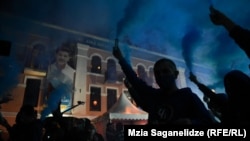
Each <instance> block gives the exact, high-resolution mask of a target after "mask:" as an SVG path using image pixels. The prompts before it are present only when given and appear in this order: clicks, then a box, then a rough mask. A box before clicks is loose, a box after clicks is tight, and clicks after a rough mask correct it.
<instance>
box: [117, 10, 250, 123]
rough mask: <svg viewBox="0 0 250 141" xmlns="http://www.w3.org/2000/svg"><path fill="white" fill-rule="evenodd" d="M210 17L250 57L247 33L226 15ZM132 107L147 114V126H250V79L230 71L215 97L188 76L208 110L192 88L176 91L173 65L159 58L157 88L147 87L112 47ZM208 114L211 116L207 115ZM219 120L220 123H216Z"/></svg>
mask: <svg viewBox="0 0 250 141" xmlns="http://www.w3.org/2000/svg"><path fill="white" fill-rule="evenodd" d="M209 17H210V19H211V22H212V23H213V24H214V25H221V26H223V27H225V29H226V30H227V31H228V32H229V35H230V37H231V38H232V39H233V40H234V41H235V42H236V43H237V44H238V45H239V47H240V48H241V49H242V50H243V51H244V52H245V53H246V55H247V56H248V57H250V31H249V30H247V29H244V28H242V27H241V26H239V25H237V24H235V23H234V22H233V21H232V20H230V19H229V18H228V17H227V16H226V15H225V14H223V13H222V12H220V11H219V10H217V9H215V8H214V7H213V6H210V14H209ZM113 55H114V56H115V57H116V59H117V60H118V62H119V64H120V66H121V68H122V70H123V72H124V74H125V76H126V80H125V82H124V83H125V86H127V87H128V89H129V91H130V95H131V97H132V98H133V99H134V100H135V103H137V105H138V106H139V107H141V108H142V109H143V110H145V111H146V112H148V113H149V118H148V124H149V125H170V124H171V125H180V124H181V125H211V124H220V125H249V124H250V118H249V112H250V110H249V108H248V107H249V102H247V101H248V100H249V94H250V92H249V90H250V89H249V88H248V87H249V86H250V78H249V76H248V75H247V74H245V73H244V72H243V71H241V70H230V71H229V72H227V73H226V75H225V76H221V77H222V78H224V88H225V93H220V94H216V93H215V92H213V91H212V90H211V89H210V88H209V87H207V86H206V85H205V84H202V83H200V82H199V81H198V80H197V78H196V76H195V75H194V74H193V73H192V72H191V73H190V77H189V79H190V80H191V81H192V82H194V83H195V84H196V85H197V87H198V88H199V89H200V90H201V91H202V92H203V94H204V99H205V100H206V103H207V107H208V108H206V106H205V104H204V103H203V102H202V100H201V99H199V98H198V97H197V95H196V94H195V93H194V92H193V91H192V90H191V88H189V87H186V88H178V87H177V84H176V79H177V77H178V74H179V72H178V70H177V67H176V64H175V63H174V61H172V60H170V59H168V58H162V59H159V60H158V61H156V63H155V64H154V68H153V71H154V76H155V81H156V83H157V84H158V86H159V88H154V87H152V86H149V85H147V83H146V82H144V81H143V80H142V79H140V78H138V77H137V74H136V72H135V71H134V70H133V68H132V66H131V65H130V64H129V63H128V62H127V61H126V59H125V58H124V56H123V54H122V52H121V50H120V49H119V45H118V43H115V46H114V47H113ZM210 111H211V112H210ZM216 118H217V119H219V120H216Z"/></svg>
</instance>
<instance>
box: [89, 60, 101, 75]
mask: <svg viewBox="0 0 250 141" xmlns="http://www.w3.org/2000/svg"><path fill="white" fill-rule="evenodd" d="M91 72H93V73H99V74H100V73H101V72H102V62H101V58H100V57H99V56H93V57H92V60H91Z"/></svg>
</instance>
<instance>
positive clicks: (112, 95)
mask: <svg viewBox="0 0 250 141" xmlns="http://www.w3.org/2000/svg"><path fill="white" fill-rule="evenodd" d="M116 101H117V90H116V89H107V110H109V109H110V108H111V107H112V106H113V105H114V104H115V103H116Z"/></svg>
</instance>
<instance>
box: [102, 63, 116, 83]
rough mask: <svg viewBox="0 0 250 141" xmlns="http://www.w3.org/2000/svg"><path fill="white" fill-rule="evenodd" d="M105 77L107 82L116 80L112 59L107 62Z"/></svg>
mask: <svg viewBox="0 0 250 141" xmlns="http://www.w3.org/2000/svg"><path fill="white" fill-rule="evenodd" d="M105 77H106V81H108V82H116V81H117V73H116V63H115V61H114V60H113V59H109V60H108V62H107V71H106V75H105Z"/></svg>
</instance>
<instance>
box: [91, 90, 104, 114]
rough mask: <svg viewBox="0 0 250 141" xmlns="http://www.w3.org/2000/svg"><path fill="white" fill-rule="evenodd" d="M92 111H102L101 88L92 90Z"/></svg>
mask: <svg viewBox="0 0 250 141" xmlns="http://www.w3.org/2000/svg"><path fill="white" fill-rule="evenodd" d="M90 111H101V88H100V87H91V88H90Z"/></svg>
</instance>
